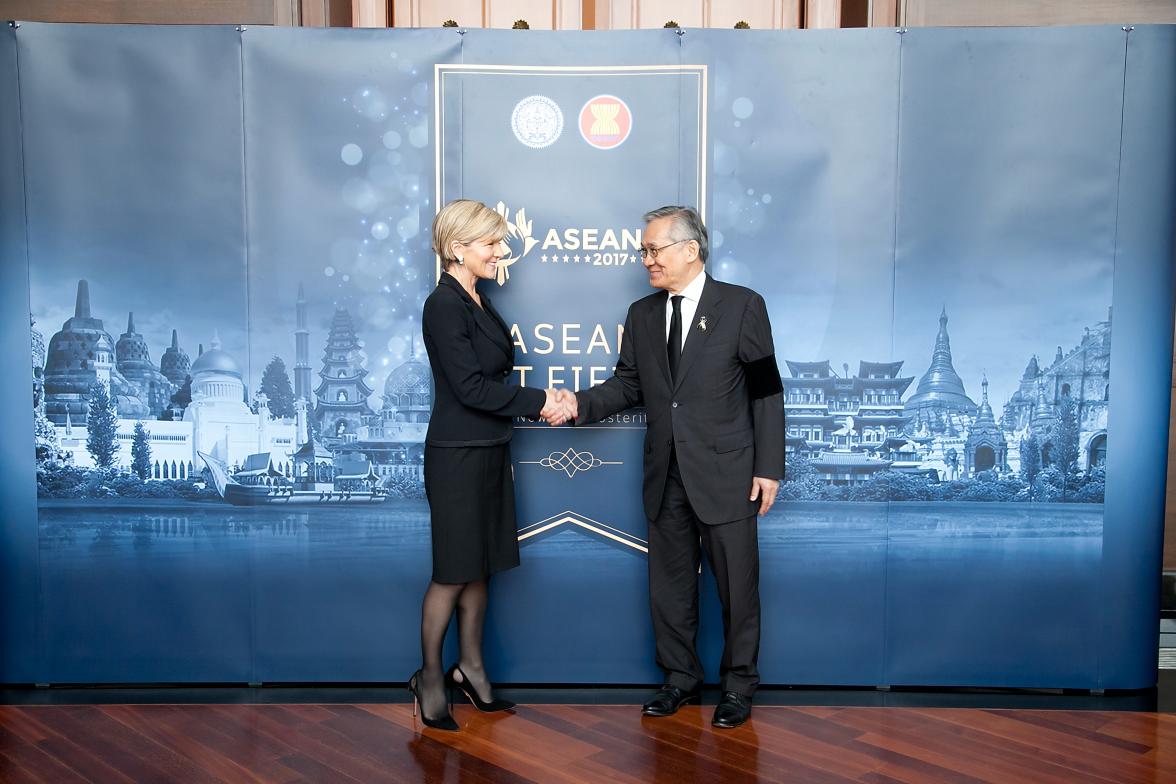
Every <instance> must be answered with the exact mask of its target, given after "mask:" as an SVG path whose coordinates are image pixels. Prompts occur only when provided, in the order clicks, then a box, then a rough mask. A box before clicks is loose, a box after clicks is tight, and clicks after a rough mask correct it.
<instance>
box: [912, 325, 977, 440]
mask: <svg viewBox="0 0 1176 784" xmlns="http://www.w3.org/2000/svg"><path fill="white" fill-rule="evenodd" d="M903 408H904V410H905V411H906V413H907V414H908V415H909V416H910V417H911V423H910V425H908V428H909V430H910V431H912V432H916V433H919V432H923V433H930V434H931V435H941V434H942V435H948V436H957V435H959V434H960V433H961V432H964V431H966V430H967V429H968V428H969V426H970V425H971V422H972V419H973V418H974V417H975V416H976V404H975V403H974V402H973V401H972V399H971V398H970V397H968V393H967V392H966V391H965V390H964V382H963V380H962V379H961V378H960V375H959V373H957V372H956V370H955V367H954V365H953V364H952V358H951V339H950V338H949V337H948V334H947V309H946V308H944V309H943V311H942V312H941V313H940V314H939V332H938V334H937V335H936V336H935V348H934V349H933V350H932V352H931V365H930V367H928V368H927V372H926V373H924V374H923V377H922V378H920V379H919V385H918V387H916V389H915V394H913V395H911V397H910V398H909V399H907V401H906V403H905V404H904V406H903Z"/></svg>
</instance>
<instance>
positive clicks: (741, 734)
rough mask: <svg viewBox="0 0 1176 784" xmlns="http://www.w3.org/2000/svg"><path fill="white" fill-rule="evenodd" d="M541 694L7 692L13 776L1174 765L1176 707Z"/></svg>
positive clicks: (993, 776)
mask: <svg viewBox="0 0 1176 784" xmlns="http://www.w3.org/2000/svg"><path fill="white" fill-rule="evenodd" d="M711 710H712V708H710V707H703V708H699V707H697V706H692V707H689V708H685V709H683V710H682V711H681V712H680V713H679V714H678V715H677V716H674V717H672V718H668V719H642V718H641V716H640V714H639V711H638V709H637V708H636V707H634V706H574V705H542V706H524V707H521V708H519V709H518V712H517V714H514V715H511V714H487V715H483V714H478V713H476V712H474V711H473V709H472V708H469V707H466V706H459V707H458V708H456V710H455V715H456V717H457V719H458V721H460V722H461V723H462V728H463V731H462V732H459V733H445V732H437V731H436V730H424V731H422V728H421V727H420V725H418V724H416V723H415V722H414V720H413V717H412V712H411V708H410V706H408V705H403V704H399V705H98V706H92V705H78V706H60V705H57V706H23V707H14V706H5V707H0V781H3V782H5V784H8V783H10V782H24V781H45V782H54V784H59V783H60V782H73V781H93V782H103V783H104V784H105V783H106V782H156V781H158V782H163V781H167V782H216V781H231V782H238V781H246V782H295V781H315V782H365V783H366V782H382V781H426V782H434V781H435V782H497V781H506V782H515V781H536V782H544V783H546V782H589V781H590V782H614V781H616V782H660V781H665V782H675V784H677V783H678V782H693V781H706V782H720V781H721V782H740V781H788V782H810V781H811V782H847V781H854V782H879V783H883V782H900V781H901V782H911V783H912V784H914V783H916V782H956V781H964V782H975V781H985V782H1019V781H1023V782H1035V783H1048V782H1057V784H1074V783H1075V782H1145V781H1146V782H1161V781H1176V716H1174V715H1168V714H1155V713H1123V712H1091V711H1022V710H980V709H962V708H929V709H920V708H789V707H767V706H761V707H757V708H756V709H755V713H754V718H753V720H752V721H751V722H750V723H749V724H747V725H745V726H743V727H741V728H739V729H737V730H729V731H719V730H714V729H712V728H711V726H710V713H711Z"/></svg>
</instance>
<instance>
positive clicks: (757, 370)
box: [743, 354, 784, 400]
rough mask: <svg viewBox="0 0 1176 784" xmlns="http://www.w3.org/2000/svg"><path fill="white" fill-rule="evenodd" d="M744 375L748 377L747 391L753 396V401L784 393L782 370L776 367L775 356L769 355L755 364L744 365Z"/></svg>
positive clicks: (747, 363)
mask: <svg viewBox="0 0 1176 784" xmlns="http://www.w3.org/2000/svg"><path fill="white" fill-rule="evenodd" d="M743 373H744V375H745V376H746V377H747V391H748V392H749V393H750V394H751V399H752V400H759V399H760V398H763V397H770V396H771V395H775V394H779V393H780V392H783V391H784V386H783V385H782V384H781V383H780V370H779V368H777V367H776V355H775V354H768V355H767V356H766V357H762V358H760V359H757V360H755V361H754V362H745V363H743Z"/></svg>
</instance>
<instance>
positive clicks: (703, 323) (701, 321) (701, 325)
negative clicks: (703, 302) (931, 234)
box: [698, 316, 706, 332]
mask: <svg viewBox="0 0 1176 784" xmlns="http://www.w3.org/2000/svg"><path fill="white" fill-rule="evenodd" d="M698 328H699V329H701V330H702V331H703V332H706V316H703V317H702V318H700V319H699V320H698Z"/></svg>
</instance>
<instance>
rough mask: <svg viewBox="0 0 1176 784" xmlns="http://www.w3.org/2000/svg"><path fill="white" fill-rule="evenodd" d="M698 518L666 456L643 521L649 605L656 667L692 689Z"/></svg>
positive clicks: (697, 674) (697, 669)
mask: <svg viewBox="0 0 1176 784" xmlns="http://www.w3.org/2000/svg"><path fill="white" fill-rule="evenodd" d="M699 527H700V526H699V524H698V520H697V518H696V517H695V515H694V510H693V508H692V507H691V506H690V501H689V499H687V497H686V490H685V489H684V488H683V487H682V478H681V476H680V475H679V473H678V466H677V462H676V461H673V460H671V463H670V472H669V476H668V477H667V478H666V490H665V494H664V495H663V496H662V505H661V509H660V510H659V511H658V514H657V519H655V520H654V521H653V522H652V523H650V525H649V605H650V610H651V612H652V616H653V637H654V640H655V642H656V643H657V666H658V667H660V668H661V669H662V670H664V671H665V673H666V683H667V684H669V685H671V686H675V687H677V688H679V689H681V690H682V691H685V692H692V691H694V690H695V689H697V688H699V687H700V686H701V685H702V678H703V671H702V663H701V662H700V661H699V659H698V651H697V649H696V647H695V641H696V639H697V637H698V564H699V560H698V559H699V545H698V529H699Z"/></svg>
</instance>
